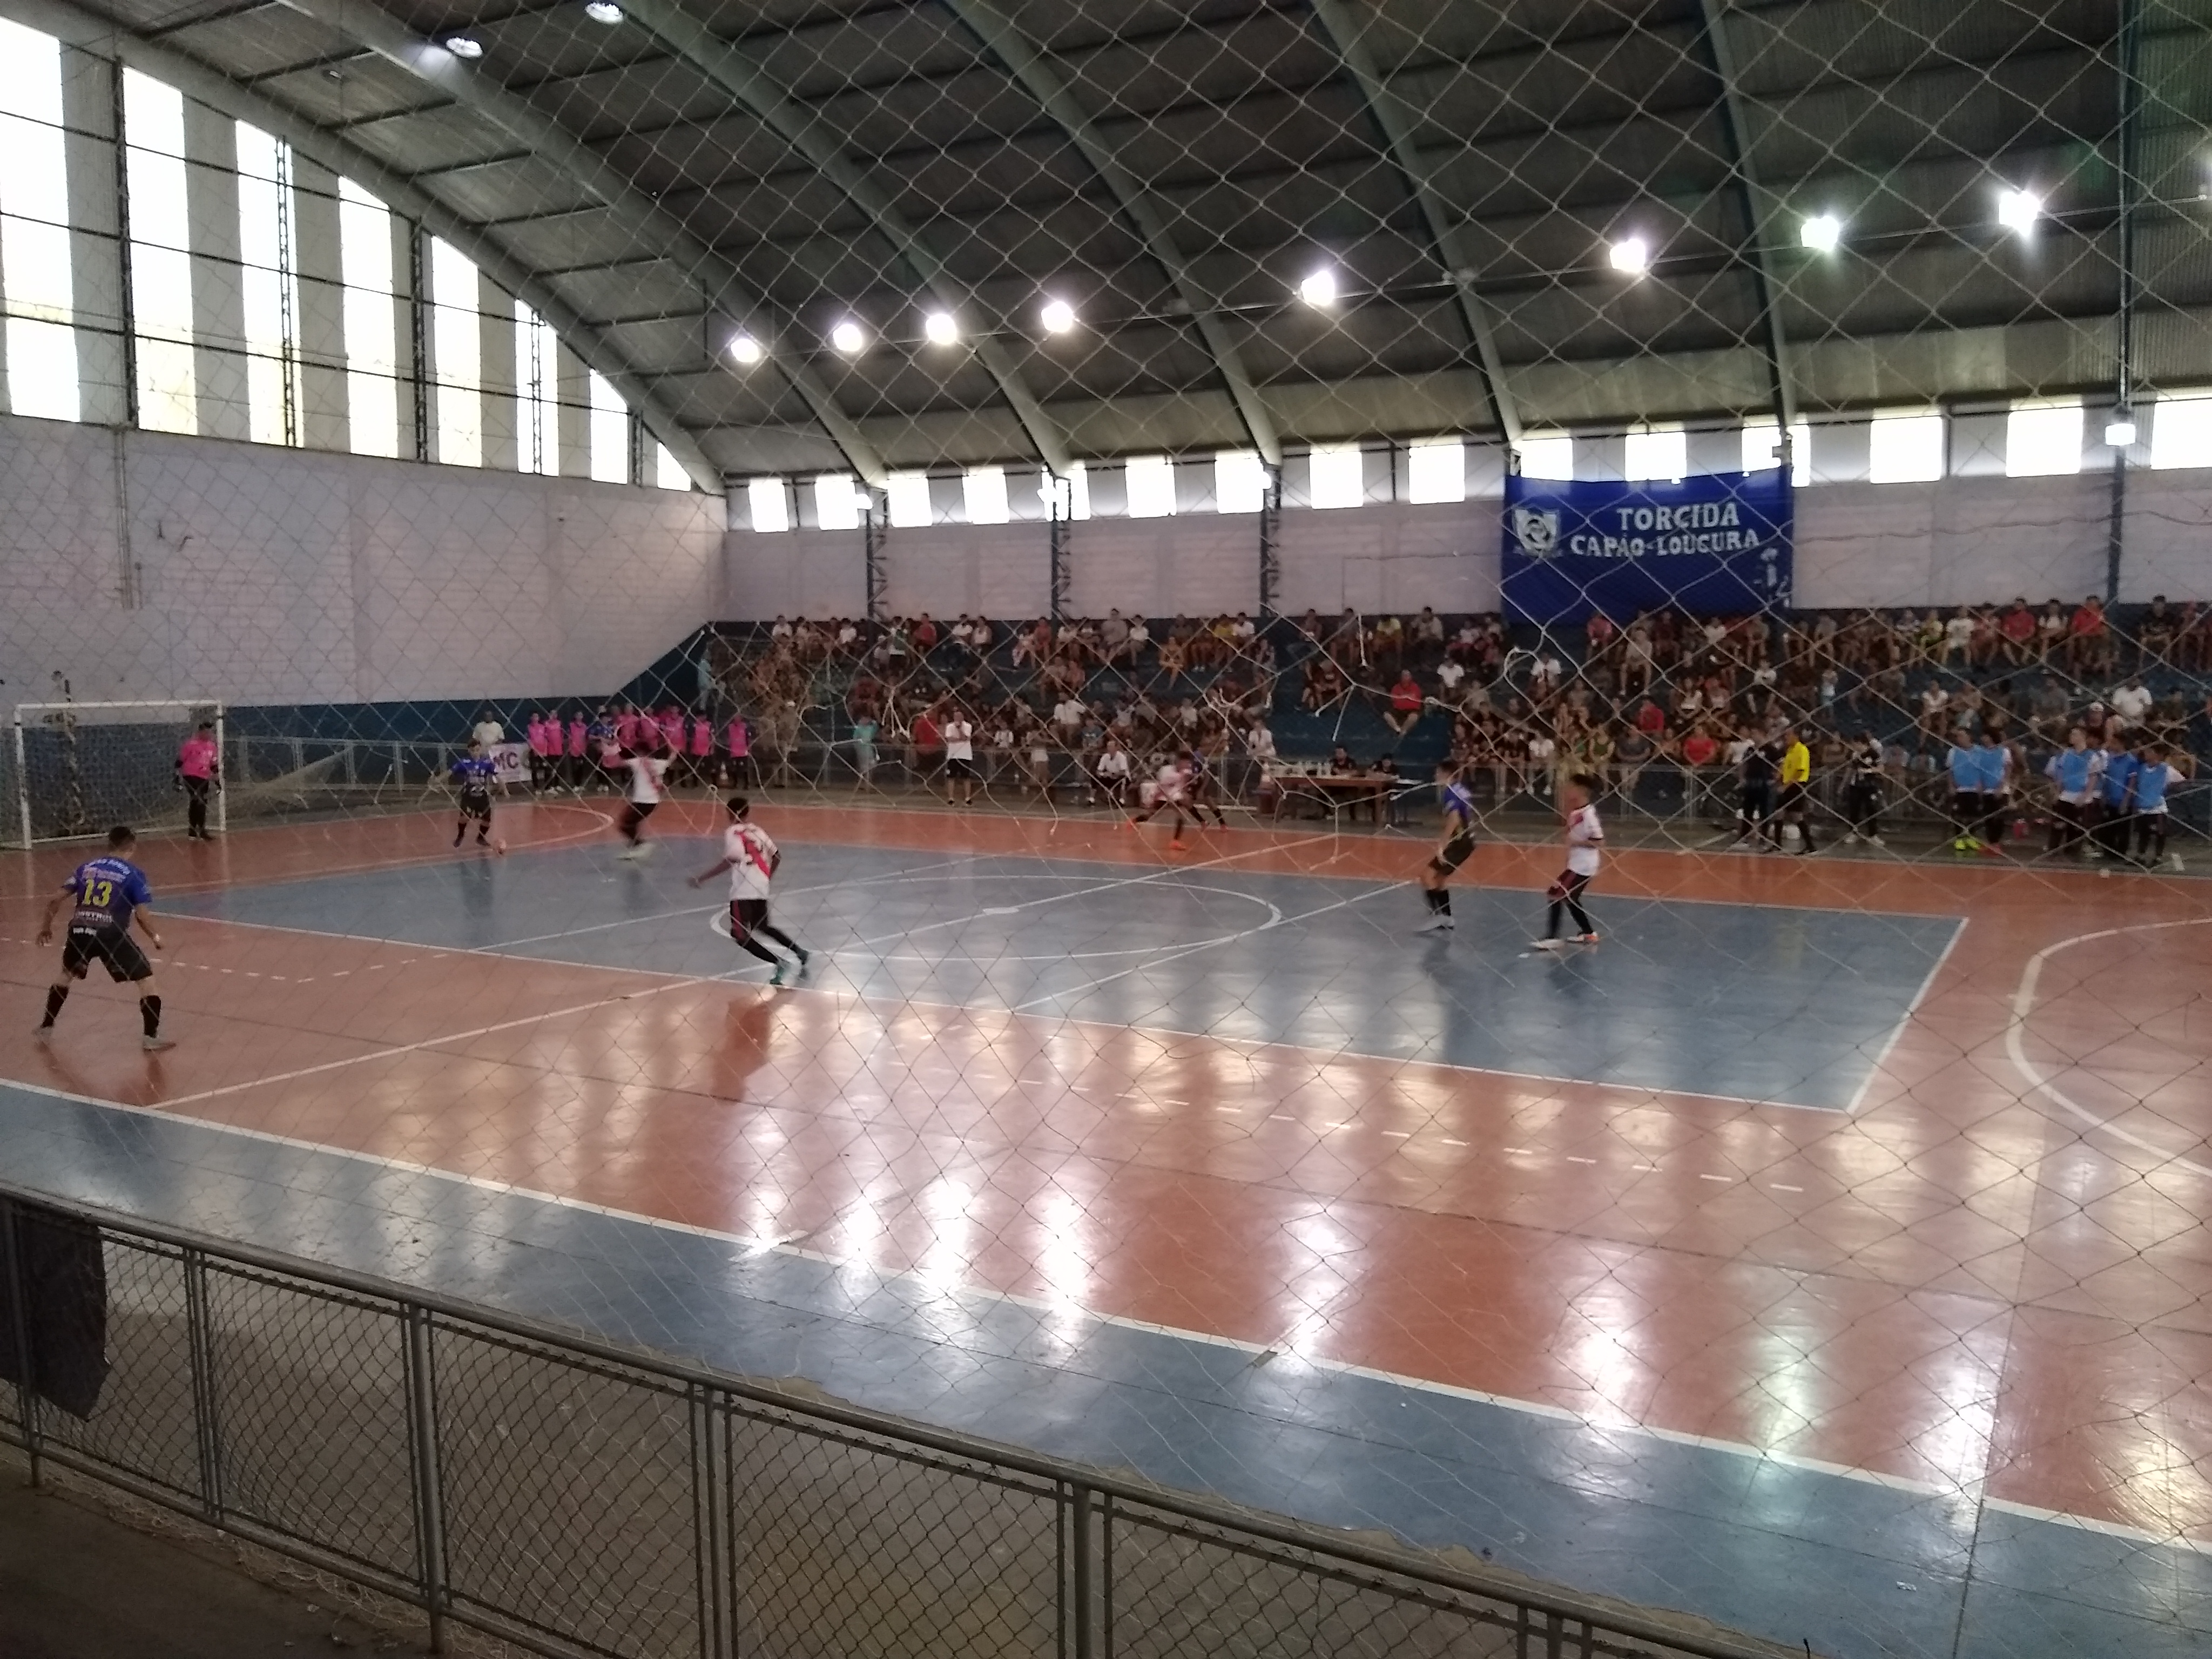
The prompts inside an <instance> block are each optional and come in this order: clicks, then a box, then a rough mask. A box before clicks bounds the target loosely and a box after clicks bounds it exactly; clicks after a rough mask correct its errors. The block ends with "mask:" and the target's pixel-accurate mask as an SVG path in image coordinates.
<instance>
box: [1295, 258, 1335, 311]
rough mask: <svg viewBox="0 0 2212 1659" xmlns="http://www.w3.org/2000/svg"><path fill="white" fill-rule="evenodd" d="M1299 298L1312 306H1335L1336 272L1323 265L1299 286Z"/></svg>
mask: <svg viewBox="0 0 2212 1659" xmlns="http://www.w3.org/2000/svg"><path fill="white" fill-rule="evenodd" d="M1298 298H1300V299H1301V300H1304V301H1305V302H1306V303H1307V304H1308V305H1310V306H1322V307H1327V306H1333V305H1334V304H1335V303H1336V272H1335V271H1334V270H1330V269H1329V267H1328V266H1327V265H1323V266H1322V268H1321V269H1320V270H1316V272H1314V273H1313V275H1312V276H1309V277H1307V278H1306V279H1305V281H1304V282H1303V283H1299V284H1298Z"/></svg>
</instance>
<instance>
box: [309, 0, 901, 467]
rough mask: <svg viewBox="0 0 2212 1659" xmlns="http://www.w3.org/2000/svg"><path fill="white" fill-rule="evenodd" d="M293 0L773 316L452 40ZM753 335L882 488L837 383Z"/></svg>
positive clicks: (724, 290)
mask: <svg viewBox="0 0 2212 1659" xmlns="http://www.w3.org/2000/svg"><path fill="white" fill-rule="evenodd" d="M284 3H285V4H286V5H288V6H289V7H291V8H292V9H293V10H295V11H297V12H299V13H301V14H302V15H305V16H308V17H312V18H313V19H314V20H315V21H318V22H319V23H321V24H322V25H324V26H325V27H327V28H330V29H332V30H335V31H336V32H337V33H340V34H343V35H344V36H345V37H347V38H348V39H349V40H355V41H357V42H359V43H360V44H361V45H362V46H366V47H367V48H368V50H369V51H371V52H374V53H375V54H376V55H377V56H378V57H379V58H384V59H385V60H386V62H388V63H392V64H397V65H398V67H399V68H401V69H404V70H406V71H407V72H408V73H409V74H410V75H412V76H416V78H417V79H419V80H421V81H422V82H425V83H427V84H428V85H430V86H433V87H435V88H437V89H438V90H439V91H441V92H442V93H444V94H446V95H447V97H449V98H451V99H452V100H453V101H454V102H455V103H457V104H459V105H461V106H464V107H465V108H466V109H469V110H471V111H472V112H475V113H476V114H477V115H479V116H481V117H482V118H483V119H484V120H486V121H488V122H489V123H490V124H491V125H494V126H495V127H497V128H498V129H499V130H500V131H501V132H504V133H505V134H507V137H510V138H512V139H513V140H514V141H515V142H516V143H520V144H522V145H524V146H525V147H526V148H527V149H531V150H532V151H533V152H534V153H535V154H536V155H538V157H539V158H540V159H541V160H543V161H546V162H548V163H549V164H550V165H551V166H553V167H557V168H559V169H560V170H561V171H562V172H563V173H567V174H568V176H569V177H571V178H572V179H575V180H576V182H577V183H579V184H580V185H582V186H583V187H584V188H585V189H586V191H590V192H591V194H592V195H593V196H595V197H598V198H599V201H600V202H601V203H603V204H605V206H606V207H607V209H608V210H610V212H611V213H612V214H613V215H614V216H615V217H616V218H617V220H618V221H620V222H623V223H626V224H627V225H628V226H629V228H630V230H631V232H632V234H635V236H636V237H637V239H638V246H641V247H645V248H651V249H653V250H655V251H656V252H658V253H659V257H661V258H666V259H670V260H672V261H673V262H675V263H676V264H678V265H679V266H681V267H682V268H683V270H684V273H685V275H686V276H688V277H689V278H690V281H691V282H692V283H693V284H694V285H695V286H696V287H697V289H699V291H700V293H701V294H702V295H703V296H704V297H705V299H706V301H707V303H708V307H711V308H714V309H716V310H720V311H722V312H725V313H728V314H729V315H731V316H732V317H733V318H736V319H738V320H741V321H742V320H744V319H747V318H758V317H763V316H766V315H768V314H769V307H768V304H767V302H766V301H764V300H763V299H761V298H760V297H759V296H758V295H755V294H754V293H753V292H752V291H751V290H750V289H749V288H748V287H746V285H745V283H744V281H743V280H742V279H741V278H740V277H739V276H738V272H737V270H736V268H735V267H734V266H732V264H730V263H729V261H728V260H726V259H725V258H723V257H722V256H721V255H720V254H719V253H717V252H714V250H713V249H712V248H709V247H708V246H707V245H706V244H705V243H704V242H702V241H701V240H699V238H698V237H696V236H695V235H694V234H692V233H691V231H690V229H689V228H687V227H686V226H685V225H684V222H683V221H681V220H680V219H678V218H677V217H676V216H675V215H674V214H672V213H670V212H669V211H667V210H665V208H663V207H661V206H660V205H659V204H658V203H656V202H655V201H653V198H652V197H649V196H647V195H646V194H645V192H644V191H641V190H640V189H638V187H637V186H636V185H635V183H634V182H633V181H632V180H631V179H629V177H628V176H627V175H625V174H624V173H623V172H622V171H621V169H619V168H618V167H615V166H613V165H612V164H611V163H610V162H609V161H607V160H606V158H605V157H604V156H602V155H600V154H599V152H598V151H597V150H595V149H592V148H591V146H590V145H588V144H586V143H584V142H583V141H582V140H581V139H580V138H578V137H576V136H575V135H574V133H572V132H570V131H568V129H567V128H566V127H564V126H562V125H561V124H560V123H559V122H557V121H555V120H553V119H551V118H549V117H547V116H545V115H544V114H542V113H540V112H538V109H537V108H536V106H533V105H532V104H531V103H530V101H529V100H527V99H525V98H523V97H521V96H520V95H519V94H515V93H513V92H510V91H508V90H507V88H506V87H505V86H503V85H501V83H500V82H498V81H496V80H495V79H494V78H492V77H491V76H489V75H486V74H483V72H481V71H479V70H476V69H473V68H471V66H470V65H469V64H465V63H464V62H462V61H461V59H459V58H456V57H454V56H453V53H451V52H447V50H446V49H445V48H444V47H442V46H437V45H435V43H433V42H431V41H428V40H423V39H422V37H420V36H419V35H416V33H413V32H412V31H410V29H408V28H407V27H405V26H404V24H402V23H401V22H400V21H398V19H397V18H395V17H393V16H392V15H391V14H390V13H389V12H386V11H385V10H384V9H381V8H380V7H379V6H377V5H374V4H373V3H368V0H284ZM753 332H754V335H755V337H757V338H758V339H759V340H760V342H761V343H762V346H763V349H765V350H766V351H767V353H768V357H769V362H773V363H774V364H775V368H776V369H777V371H778V372H779V373H781V374H782V376H783V378H784V379H785V380H787V381H788V382H789V383H790V385H791V387H792V389H793V391H795V392H798V393H799V396H800V397H801V398H804V399H805V401H806V404H807V407H808V408H810V409H811V410H813V412H814V418H815V419H816V420H817V421H818V422H820V423H821V425H822V427H823V430H824V431H826V432H827V433H828V434H829V437H830V440H831V441H833V442H834V443H836V446H837V447H838V448H839V449H841V450H842V451H843V452H844V454H845V459H847V460H848V461H849V462H851V463H852V465H853V469H854V471H856V472H858V473H859V474H860V477H862V478H864V479H866V481H867V482H868V483H870V484H872V485H874V486H876V487H878V488H881V487H882V484H883V482H884V477H885V473H884V463H883V460H882V458H881V457H880V456H878V454H877V453H876V448H875V446H874V445H872V444H871V443H870V442H869V441H867V440H866V438H865V437H863V436H862V435H861V434H860V428H859V427H858V426H857V425H856V424H855V423H854V421H853V419H852V417H851V416H848V415H847V414H846V413H845V411H844V410H842V409H841V408H840V407H839V406H838V404H837V402H836V398H833V397H832V396H831V395H830V393H829V387H828V386H825V385H823V382H822V380H821V379H820V377H818V376H817V374H815V373H814V372H813V370H812V369H811V368H810V367H808V365H807V364H806V363H805V362H804V361H803V360H801V359H799V358H798V357H797V356H795V355H794V354H793V352H792V351H791V349H789V348H788V347H787V346H784V345H782V344H781V343H780V342H779V341H778V339H777V335H778V333H779V332H780V331H778V330H776V329H774V328H765V327H762V326H760V325H758V324H757V323H756V325H755V326H754V329H753Z"/></svg>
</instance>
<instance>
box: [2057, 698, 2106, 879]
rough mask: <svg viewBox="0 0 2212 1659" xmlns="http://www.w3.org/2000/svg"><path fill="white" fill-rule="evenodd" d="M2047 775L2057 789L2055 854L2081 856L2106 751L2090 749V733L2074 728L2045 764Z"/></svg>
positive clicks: (2100, 779) (2103, 768) (2094, 809)
mask: <svg viewBox="0 0 2212 1659" xmlns="http://www.w3.org/2000/svg"><path fill="white" fill-rule="evenodd" d="M2043 772H2044V775H2045V777H2047V778H2049V779H2050V780H2051V782H2052V783H2054V784H2056V785H2057V788H2058V799H2057V800H2056V801H2054V802H2053V803H2052V804H2051V839H2050V842H2049V843H2048V846H2049V849H2050V850H2051V852H2053V853H2068V854H2072V855H2073V856H2074V857H2075V858H2079V857H2081V840H2082V837H2083V836H2086V835H2087V833H2088V831H2089V818H2090V815H2091V814H2092V813H2093V812H2094V811H2096V802H2097V787H2098V785H2099V784H2100V782H2101V781H2102V780H2103V777H2104V772H2105V751H2104V750H2101V749H2092V748H2091V747H2090V746H2089V734H2088V733H2087V732H2085V731H2083V730H2082V729H2081V727H2080V726H2075V728H2074V729H2073V730H2072V731H2071V732H2068V733H2067V734H2066V746H2065V747H2064V748H2063V749H2062V750H2059V751H2058V752H2057V754H2055V755H2053V756H2052V757H2051V758H2050V759H2049V760H2048V761H2046V762H2045V763H2044V767H2043Z"/></svg>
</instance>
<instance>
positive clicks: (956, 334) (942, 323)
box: [921, 311, 960, 345]
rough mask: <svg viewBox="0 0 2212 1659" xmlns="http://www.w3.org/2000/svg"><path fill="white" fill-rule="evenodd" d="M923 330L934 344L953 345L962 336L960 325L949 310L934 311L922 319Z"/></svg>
mask: <svg viewBox="0 0 2212 1659" xmlns="http://www.w3.org/2000/svg"><path fill="white" fill-rule="evenodd" d="M921 331H922V333H923V334H925V335H926V336H927V337H928V339H929V343H930V344H932V345H951V344H954V343H956V342H957V341H958V340H959V338H960V325H959V324H957V323H956V322H954V321H953V320H952V313H951V312H949V311H933V312H931V313H929V315H928V316H927V317H925V318H923V319H921Z"/></svg>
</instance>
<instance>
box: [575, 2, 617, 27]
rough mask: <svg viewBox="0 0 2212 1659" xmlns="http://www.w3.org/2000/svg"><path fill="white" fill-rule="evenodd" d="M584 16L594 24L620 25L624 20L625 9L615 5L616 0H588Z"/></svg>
mask: <svg viewBox="0 0 2212 1659" xmlns="http://www.w3.org/2000/svg"><path fill="white" fill-rule="evenodd" d="M584 15H585V16H586V17H588V18H590V19H591V20H592V21H593V22H594V23H619V22H621V21H622V20H623V9H622V8H621V7H620V6H618V5H617V4H615V0H588V3H587V4H586V6H585V7H584Z"/></svg>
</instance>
